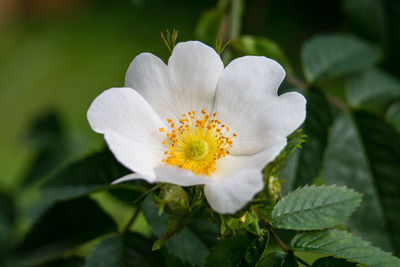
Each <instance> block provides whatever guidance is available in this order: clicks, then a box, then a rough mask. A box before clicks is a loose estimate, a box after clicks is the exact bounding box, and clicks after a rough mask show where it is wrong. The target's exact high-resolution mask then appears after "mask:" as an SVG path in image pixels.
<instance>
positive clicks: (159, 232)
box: [141, 194, 217, 266]
mask: <svg viewBox="0 0 400 267" xmlns="http://www.w3.org/2000/svg"><path fill="white" fill-rule="evenodd" d="M152 198H153V195H152V194H150V195H149V196H148V197H146V199H145V200H144V201H143V202H142V204H141V208H142V210H143V214H144V216H145V218H146V220H147V222H148V223H149V224H150V226H151V228H152V230H153V233H154V235H155V236H156V237H158V238H163V235H164V231H166V230H168V227H171V224H173V223H174V222H175V221H174V219H176V221H177V223H179V221H182V220H183V218H182V217H175V216H171V217H170V218H168V215H167V214H165V213H163V214H159V213H158V207H157V206H156V205H155V203H154V201H153V199H152ZM198 223H199V224H203V227H196V225H188V226H186V227H184V228H183V229H182V228H181V227H182V226H180V225H178V227H180V228H179V229H176V228H174V227H172V228H173V229H172V230H174V231H176V233H179V234H177V235H175V236H173V237H172V238H171V237H168V238H170V239H169V240H168V239H167V240H168V241H167V242H166V243H165V245H166V247H167V250H168V251H169V252H170V253H171V254H172V255H174V256H176V257H178V258H179V259H181V260H182V261H184V262H188V263H190V264H192V265H197V266H203V265H204V263H205V259H206V257H207V256H208V254H209V253H210V250H209V249H208V246H207V245H208V241H209V240H210V239H214V240H216V239H217V228H216V226H215V224H212V223H209V222H202V221H199V222H198ZM204 226H207V227H204ZM176 233H175V234H176ZM160 242H165V241H160V240H159V241H157V242H156V243H155V244H154V246H153V248H156V249H158V248H160V247H161V246H162V243H160ZM211 242H213V241H212V240H211Z"/></svg>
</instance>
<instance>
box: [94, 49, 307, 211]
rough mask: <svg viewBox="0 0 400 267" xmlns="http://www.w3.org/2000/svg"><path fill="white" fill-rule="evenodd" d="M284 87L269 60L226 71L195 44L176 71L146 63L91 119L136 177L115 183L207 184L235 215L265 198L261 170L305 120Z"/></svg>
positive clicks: (297, 98) (209, 194) (251, 59)
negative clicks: (257, 196) (258, 197)
mask: <svg viewBox="0 0 400 267" xmlns="http://www.w3.org/2000/svg"><path fill="white" fill-rule="evenodd" d="M284 77H285V71H284V69H283V68H282V67H281V66H280V65H279V64H278V63H277V62H275V61H274V60H272V59H269V58H266V57H258V56H245V57H241V58H237V59H235V60H233V61H232V62H231V63H229V65H228V66H227V67H226V68H224V65H223V63H222V61H221V58H220V56H219V55H218V54H217V53H216V52H215V50H214V49H212V48H211V47H209V46H207V45H205V44H203V43H201V42H198V41H189V42H184V43H179V44H177V45H176V47H175V48H174V50H173V51H172V55H171V57H170V58H169V60H168V65H166V64H164V62H163V61H162V60H160V59H159V58H158V57H156V56H154V55H152V54H150V53H142V54H140V55H138V56H137V57H136V58H135V59H134V60H133V62H132V63H131V65H130V66H129V69H128V71H127V73H126V81H125V86H126V87H123V88H111V89H109V90H106V91H104V92H103V93H102V94H100V95H99V96H98V97H97V98H96V99H95V100H94V101H93V103H92V104H91V106H90V108H89V110H88V113H87V116H88V120H89V123H90V126H91V127H92V129H93V130H94V131H96V132H98V133H101V134H103V135H104V138H105V140H106V142H107V144H108V146H109V147H110V149H111V151H112V152H113V154H114V155H115V157H116V158H117V159H118V160H119V161H120V162H121V163H122V164H123V165H124V166H126V167H127V168H128V169H130V170H132V171H133V172H134V173H132V174H130V175H127V176H125V177H122V178H120V179H118V180H117V181H115V182H123V181H127V180H131V179H139V178H140V179H145V180H147V181H148V182H150V183H153V182H167V183H172V184H177V185H181V186H192V185H201V184H203V185H204V193H205V196H206V198H207V201H208V203H209V204H210V206H211V207H212V208H213V209H214V210H215V211H217V212H220V213H234V212H235V211H237V210H239V209H240V208H242V207H243V206H244V205H245V204H246V203H247V202H249V201H250V200H251V199H252V198H253V197H254V195H255V194H257V193H258V192H259V191H261V190H262V188H263V186H264V184H263V179H262V173H261V170H262V169H263V167H264V166H265V165H266V164H268V163H269V162H271V161H273V160H274V159H275V157H276V156H277V155H278V154H279V153H280V151H281V150H282V149H283V148H284V147H285V146H286V137H287V136H288V135H289V134H291V133H292V132H293V131H294V130H296V129H297V128H298V127H299V126H300V125H301V124H302V123H303V121H304V119H305V115H306V111H305V105H306V100H305V98H304V97H303V96H302V95H301V94H299V93H296V92H290V93H285V94H282V95H280V96H278V94H277V91H278V87H279V85H280V84H281V82H282V81H283V79H284Z"/></svg>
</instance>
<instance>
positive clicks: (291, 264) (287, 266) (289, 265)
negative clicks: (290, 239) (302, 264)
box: [282, 251, 299, 267]
mask: <svg viewBox="0 0 400 267" xmlns="http://www.w3.org/2000/svg"><path fill="white" fill-rule="evenodd" d="M298 266H299V265H298V264H297V260H296V257H295V256H294V254H293V251H288V253H287V254H286V256H285V259H284V260H283V262H282V267H298Z"/></svg>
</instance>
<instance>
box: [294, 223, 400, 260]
mask: <svg viewBox="0 0 400 267" xmlns="http://www.w3.org/2000/svg"><path fill="white" fill-rule="evenodd" d="M290 246H291V248H292V249H294V250H302V251H308V252H318V253H325V254H328V255H333V256H337V257H341V258H345V259H348V260H351V261H356V262H359V263H362V264H365V265H369V266H379V267H389V266H393V267H396V266H400V259H398V258H395V257H393V256H391V255H390V254H389V253H387V252H383V251H382V250H380V249H379V248H376V247H373V246H371V245H370V244H369V243H368V242H366V241H363V240H361V239H360V238H358V237H355V236H352V235H351V234H349V233H347V232H342V231H338V230H328V231H316V232H303V233H299V234H297V235H296V236H295V237H294V238H293V239H292V241H291V242H290Z"/></svg>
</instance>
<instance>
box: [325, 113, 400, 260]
mask: <svg viewBox="0 0 400 267" xmlns="http://www.w3.org/2000/svg"><path fill="white" fill-rule="evenodd" d="M399 142H400V137H399V134H398V133H396V132H395V131H394V129H392V128H391V127H390V126H389V125H387V124H385V122H384V121H383V120H382V119H379V118H377V117H374V116H372V115H369V114H367V113H356V116H355V119H354V118H352V117H350V116H349V115H347V114H341V115H340V116H339V117H338V118H337V119H336V121H335V124H334V127H333V129H332V134H331V138H330V141H329V146H328V149H327V152H326V154H325V159H324V175H325V179H326V182H327V183H328V184H340V185H347V186H348V187H350V188H354V189H355V190H357V191H359V192H361V193H362V194H363V202H362V203H361V206H360V207H359V208H358V209H357V210H356V212H355V213H354V214H353V215H352V216H351V217H350V219H349V220H348V221H347V225H348V227H349V229H350V230H351V231H352V232H355V233H357V234H358V235H360V236H362V237H363V238H364V239H366V240H367V241H370V242H372V244H373V245H375V246H379V247H381V248H383V249H385V250H388V251H393V252H395V253H396V252H398V251H399V248H400V244H399V242H400V241H399V240H400V225H399V224H398V223H397V222H398V221H399V220H400V217H399V216H400V214H399V213H398V212H397V211H398V210H400V206H399V205H400V204H399V203H400V200H399V196H400V184H399V183H400V179H399V171H400V170H399V164H398V160H397V159H399V158H400V152H399V147H400V144H399Z"/></svg>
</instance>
